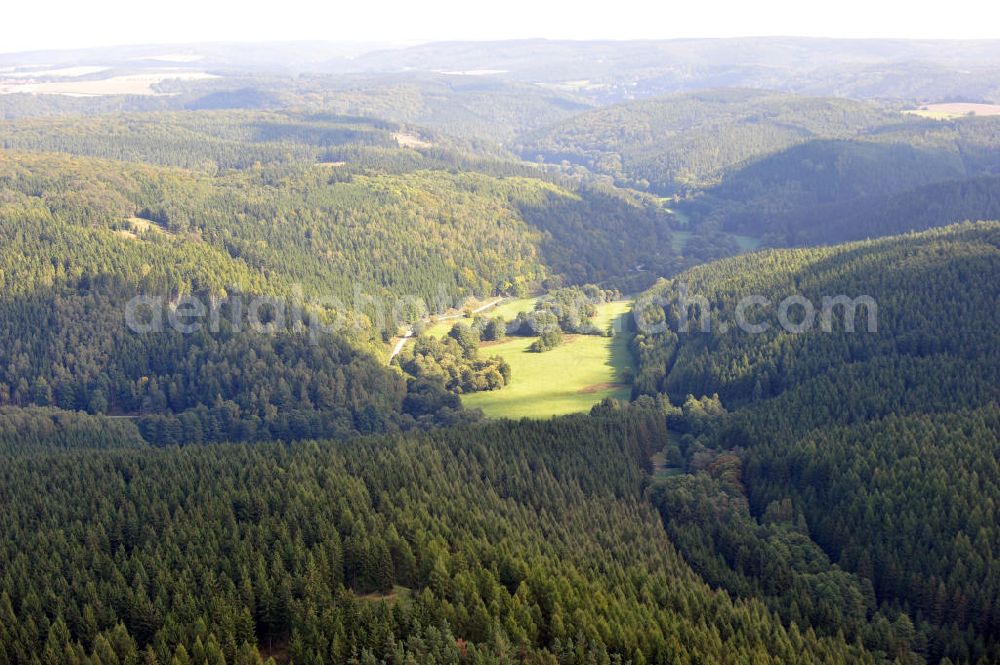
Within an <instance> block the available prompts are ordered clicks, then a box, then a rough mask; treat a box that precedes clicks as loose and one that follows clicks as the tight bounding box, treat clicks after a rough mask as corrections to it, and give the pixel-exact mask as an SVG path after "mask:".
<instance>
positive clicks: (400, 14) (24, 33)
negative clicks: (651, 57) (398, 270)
mask: <svg viewBox="0 0 1000 665" xmlns="http://www.w3.org/2000/svg"><path fill="white" fill-rule="evenodd" d="M998 5H1000V3H997V2H995V1H992V0H973V1H972V2H963V3H954V4H951V3H941V2H926V1H924V0H836V1H829V0H818V1H817V0H813V1H810V0H743V1H732V0H726V1H718V0H682V1H680V2H677V1H673V2H671V1H670V0H659V1H655V0H650V1H646V2H639V1H636V0H603V1H599V2H593V1H588V0H577V1H572V2H570V1H566V0H555V1H548V0H502V1H495V2H477V1H476V0H347V1H344V0H311V1H307V0H240V1H238V2H236V1H233V0H222V1H216V0H154V2H143V1H142V0H5V1H4V2H3V7H2V8H0V52H12V51H24V50H35V49H51V48H76V47H89V46H109V45H120V44H138V43H184V42H195V41H283V40H330V41H399V42H408V41H437V40H485V39H515V38H529V37H546V38H550V39H637V38H648V39H667V38H675V37H739V36H770V35H798V36H814V37H899V38H950V39H984V38H1000V9H998Z"/></svg>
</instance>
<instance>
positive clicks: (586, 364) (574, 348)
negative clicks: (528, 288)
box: [462, 301, 632, 418]
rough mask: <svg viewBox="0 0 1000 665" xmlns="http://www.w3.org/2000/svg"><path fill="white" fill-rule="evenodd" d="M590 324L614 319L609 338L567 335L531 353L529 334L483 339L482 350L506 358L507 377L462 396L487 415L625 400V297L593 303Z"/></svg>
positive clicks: (545, 414) (534, 413) (559, 410)
mask: <svg viewBox="0 0 1000 665" xmlns="http://www.w3.org/2000/svg"><path fill="white" fill-rule="evenodd" d="M515 303H516V301H513V302H511V303H505V305H507V306H508V307H507V311H508V312H509V311H510V310H514V311H513V313H512V314H510V316H509V317H507V313H504V316H505V317H507V318H513V316H515V315H516V314H517V311H521V310H523V309H526V308H530V307H525V306H524V305H523V304H522V305H521V306H520V309H514V305H515ZM599 309H600V312H599V314H598V318H597V320H596V323H597V324H598V325H599V326H602V327H604V326H610V325H612V323H614V322H616V321H617V323H618V325H616V330H620V331H621V332H616V334H615V335H614V336H612V337H598V336H595V335H567V336H566V340H565V342H564V343H563V344H562V345H560V346H558V347H556V348H555V349H552V350H551V351H546V352H545V353H532V352H530V351H528V346H530V345H531V342H532V341H534V338H531V337H511V338H508V339H507V340H505V341H503V342H499V343H492V344H491V343H486V344H483V346H482V347H481V348H480V353H481V354H482V355H487V356H491V355H500V356H503V358H504V359H505V360H506V361H507V362H508V363H510V368H511V375H512V378H511V382H510V383H509V384H508V385H507V386H505V387H504V388H503V389H502V390H495V391H490V392H481V393H473V394H469V395H463V396H462V402H463V404H464V405H465V406H466V407H468V408H473V409H482V410H483V413H484V414H486V416H487V417H490V418H522V417H529V418H549V417H552V416H559V415H564V414H567V413H578V412H580V411H587V410H589V409H590V407H592V406H593V405H594V404H596V403H598V402H600V401H601V400H602V399H604V398H605V397H615V398H618V399H627V398H628V397H629V394H630V390H631V389H630V387H629V386H628V385H626V384H625V383H624V376H623V373H624V371H625V369H626V368H629V367H630V366H631V363H632V357H631V352H630V351H629V348H628V342H629V340H628V337H629V335H628V333H627V332H624V330H625V326H624V322H625V317H627V316H628V311H629V302H628V301H620V302H613V303H606V304H603V305H600V306H599Z"/></svg>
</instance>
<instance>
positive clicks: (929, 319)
mask: <svg viewBox="0 0 1000 665" xmlns="http://www.w3.org/2000/svg"><path fill="white" fill-rule="evenodd" d="M681 284H686V285H687V288H688V293H689V297H693V296H694V295H700V296H704V297H706V298H707V300H708V302H709V303H710V304H711V309H712V312H713V313H712V319H711V332H699V331H700V330H701V324H702V320H703V319H702V317H703V316H705V314H704V313H702V312H701V308H700V306H695V307H691V308H690V311H691V314H692V317H693V319H692V322H691V328H690V329H691V331H692V332H689V333H679V334H678V333H677V332H663V333H654V334H651V335H643V334H641V333H640V335H639V336H638V337H637V339H636V350H637V353H638V355H639V358H640V367H639V370H638V376H637V383H636V388H637V390H638V391H639V392H653V393H656V392H659V391H662V392H666V393H667V394H668V395H669V396H670V398H671V400H672V401H673V402H674V403H675V404H681V403H682V402H683V403H684V406H683V409H681V410H679V411H678V413H677V415H676V416H671V417H673V418H676V419H677V423H678V424H677V425H676V428H677V429H678V430H679V431H680V432H683V433H684V436H682V437H681V438H680V441H679V444H680V445H679V447H678V449H677V450H676V451H675V452H674V453H673V456H674V457H673V459H674V463H675V464H676V465H679V466H681V467H683V468H685V469H686V470H687V471H689V472H691V473H693V474H695V476H696V477H704V478H705V480H704V481H702V484H701V486H700V487H699V488H698V489H695V487H688V488H686V489H685V487H684V485H682V484H679V483H687V482H691V481H689V480H682V479H678V480H676V481H671V480H668V481H666V483H665V486H664V488H662V490H661V494H660V495H659V496H660V497H661V499H660V501H661V509H662V510H663V514H664V519H665V520H667V521H668V524H670V525H671V530H672V532H674V533H676V534H677V535H678V537H681V535H682V534H687V535H684V536H683V539H682V540H681V541H679V543H680V542H686V543H687V545H686V546H682V547H681V549H682V551H685V550H686V555H687V556H689V558H690V559H691V560H692V561H693V562H697V564H698V565H696V569H699V570H701V571H702V572H703V573H705V574H707V575H708V576H709V578H710V579H714V580H717V581H718V582H719V583H720V584H722V585H723V586H727V587H728V586H729V585H732V589H733V590H734V592H737V593H739V592H741V591H742V592H743V593H751V594H753V593H754V592H753V591H748V590H752V589H755V588H756V589H761V588H763V589H768V588H770V589H772V591H771V592H769V593H775V592H776V591H775V590H778V592H780V593H789V591H788V589H789V587H788V579H789V576H794V575H803V574H805V573H807V572H809V571H810V570H811V571H812V573H815V569H814V568H813V569H811V568H809V567H808V564H807V563H806V561H808V559H805V560H797V559H796V558H795V557H794V556H789V555H780V556H779V555H776V554H774V553H772V554H765V553H766V552H768V551H769V549H770V550H771V551H772V552H777V551H780V550H774V549H773V548H774V547H775V545H776V544H777V543H780V542H782V541H783V540H784V541H785V542H788V543H789V545H784V546H782V547H788V546H790V543H791V542H793V541H792V540H790V539H792V538H793V537H794V538H798V539H799V540H802V538H805V539H806V540H805V541H804V542H810V541H813V542H814V543H815V545H810V547H816V546H818V548H817V551H819V548H821V550H822V552H823V556H824V557H826V556H828V557H829V560H830V562H831V563H832V564H836V566H837V567H838V568H839V569H842V570H844V571H847V572H848V573H850V574H852V575H856V576H858V578H860V580H861V583H860V584H858V585H856V588H857V589H858V590H859V591H860V592H861V593H862V594H863V593H864V588H865V585H867V584H870V585H871V594H872V596H871V601H870V602H873V603H875V604H876V605H877V607H879V608H881V611H884V612H887V613H888V614H889V615H890V617H888V618H887V621H888V620H890V619H891V616H892V615H894V614H895V613H898V612H903V613H905V614H906V617H907V618H906V619H905V620H903V619H901V618H895V619H891V621H892V622H893V623H894V624H895V626H896V628H895V631H896V633H895V634H896V636H897V637H896V639H902V640H903V641H905V642H907V643H908V644H910V645H911V647H913V648H914V650H916V651H917V652H918V653H921V654H923V655H924V656H926V657H927V658H928V659H929V661H930V662H934V663H936V662H939V660H940V659H941V658H943V657H948V658H951V659H952V661H953V662H975V661H976V660H978V659H980V658H983V657H985V658H986V659H987V662H989V661H992V660H994V659H996V658H997V657H998V655H1000V638H998V631H997V625H998V624H997V623H996V622H997V617H998V616H1000V614H998V610H997V598H998V594H1000V588H998V587H997V586H996V583H995V581H996V580H997V579H1000V578H998V576H997V574H996V572H995V571H996V570H997V566H1000V561H997V559H996V558H995V557H994V555H993V554H992V553H993V552H996V551H998V547H1000V529H997V526H996V525H997V518H996V516H995V515H994V514H993V511H994V508H993V507H994V505H995V504H996V503H997V502H998V501H1000V495H998V493H997V492H998V487H1000V485H998V479H1000V469H998V468H997V464H996V454H997V450H998V446H1000V431H998V428H997V417H998V413H1000V412H998V410H997V409H998V404H1000V374H998V372H1000V356H998V353H1000V337H998V334H1000V333H998V331H1000V319H998V316H1000V309H998V307H997V297H998V290H997V285H998V284H1000V225H998V224H997V223H995V222H991V223H982V224H976V225H969V224H966V225H960V226H952V227H947V228H945V229H941V230H936V231H929V232H925V233H922V234H915V235H905V236H896V237H892V238H887V239H884V240H879V241H871V242H865V243H857V244H851V245H840V246H835V247H830V248H822V249H805V250H776V251H769V252H761V253H757V254H754V255H749V256H746V257H740V258H736V259H730V260H726V261H723V262H720V263H717V264H712V265H709V266H706V267H704V268H698V269H695V270H693V271H690V272H689V273H685V274H684V275H681V276H679V277H678V278H677V279H676V280H673V281H670V282H666V283H664V284H662V285H660V286H659V287H658V288H657V291H656V293H657V294H658V297H659V298H660V300H658V302H660V303H663V306H661V305H652V306H651V307H650V308H648V309H647V312H648V315H649V317H650V318H649V320H650V321H656V320H661V321H662V320H664V318H663V317H665V320H666V322H668V324H669V325H668V327H669V328H670V329H671V330H672V331H677V330H678V327H677V326H678V323H679V316H680V306H681V305H680V302H681V301H680V300H679V299H678V298H679V291H678V289H679V288H680V285H681ZM751 293H754V294H761V295H763V296H764V297H766V298H769V299H770V302H771V305H770V307H763V306H754V307H752V308H751V310H750V311H751V312H752V319H753V320H752V323H754V324H756V323H762V322H763V323H767V324H768V325H769V326H770V327H769V329H768V330H767V331H765V332H761V333H759V334H750V333H746V332H743V331H741V330H739V329H738V328H737V327H736V326H735V325H733V321H734V320H735V319H734V307H735V305H736V303H737V302H738V300H739V299H740V298H741V297H742V296H745V295H747V294H751ZM791 294H802V295H804V296H805V297H806V298H807V299H808V300H809V301H811V302H813V303H815V305H816V312H815V314H816V316H817V320H816V322H815V325H814V326H813V327H812V328H811V329H810V331H809V332H802V333H798V334H796V333H791V332H786V331H785V330H782V329H781V328H780V327H779V326H778V324H777V320H776V317H775V311H776V308H777V303H778V302H779V301H780V300H781V299H783V298H785V297H787V296H788V295H791ZM840 294H843V295H847V296H848V297H850V298H854V297H857V296H861V295H867V296H870V297H871V298H872V299H873V300H874V302H875V303H877V331H875V332H868V328H867V314H868V311H867V310H869V309H870V308H868V307H866V306H861V307H860V308H859V309H858V310H857V312H856V313H857V317H856V321H855V325H856V326H857V328H856V331H855V332H849V331H847V330H846V329H845V326H846V322H845V321H846V320H845V319H844V318H843V317H844V310H843V308H841V307H838V308H836V310H835V311H834V312H833V315H832V316H831V318H830V329H831V332H829V333H826V332H823V329H822V327H821V322H822V318H821V316H820V315H821V312H820V303H821V302H822V297H823V296H830V297H833V296H836V295H840ZM792 309H793V313H792V314H791V315H790V317H791V318H792V320H793V321H794V323H799V322H801V321H802V318H801V317H802V313H803V308H802V307H801V306H800V305H797V306H795V307H794V308H792ZM723 323H726V324H728V325H729V326H730V327H729V329H728V330H726V329H725V328H724V327H723V326H722V324H723ZM687 395H694V396H695V397H702V396H707V397H706V398H705V399H706V400H708V401H707V402H705V403H701V402H694V401H691V398H686V396H687ZM712 395H715V397H714V398H713V397H711V396H712ZM685 400H687V401H685ZM712 404H714V406H712ZM709 479H713V480H712V482H714V484H712V482H709ZM678 492H680V494H678ZM693 497H694V498H693ZM724 497H729V498H728V499H726V498H724ZM692 501H694V506H696V507H688V508H686V509H685V510H684V511H683V512H680V513H677V512H675V511H676V510H677V506H679V505H682V504H684V503H687V504H690V503H691V502H692ZM729 501H746V502H748V506H749V511H746V509H744V511H745V512H744V513H743V515H742V517H740V516H739V515H738V513H734V514H733V515H732V516H730V517H726V518H725V519H726V520H727V521H728V520H741V521H742V523H743V524H744V526H743V527H742V529H744V531H743V533H746V532H747V531H745V530H751V531H752V529H760V530H762V533H761V534H760V535H757V536H754V537H753V538H756V539H759V540H756V541H754V540H753V539H751V540H750V541H748V542H743V543H742V544H741V540H746V536H745V535H739V534H740V533H741V531H740V530H735V531H733V530H731V529H732V527H728V529H729V530H727V528H720V529H718V530H717V531H716V532H715V533H714V534H712V535H708V536H706V535H704V534H702V533H701V529H700V527H698V526H697V525H698V524H704V523H705V522H704V520H705V519H712V518H711V517H709V516H711V515H718V516H720V519H722V517H721V516H722V513H720V512H719V511H721V510H722V508H720V507H718V506H721V505H722V504H723V503H727V502H729ZM679 502H680V503H679ZM720 502H721V503H720ZM713 505H715V506H717V507H715V508H713V507H712V506H713ZM706 511H707V512H706ZM685 514H686V515H687V517H684V515H685ZM699 514H700V515H702V517H701V518H700V519H698V520H696V521H693V522H692V521H690V520H692V519H693V518H692V515H699ZM751 515H752V516H753V517H751ZM755 519H756V520H760V523H759V524H760V525H759V526H751V525H756V524H757V523H756V522H754V520H755ZM765 527H766V529H765ZM674 529H676V531H673V530H674ZM692 529H693V530H694V532H693V534H692V532H691V530H692ZM782 533H784V535H782ZM796 534H798V535H796ZM713 551H714V552H717V553H718V554H717V555H713V554H712V552H713ZM754 551H757V552H758V553H759V555H760V556H761V557H765V556H766V559H767V561H769V562H771V563H765V559H764V558H761V559H760V560H759V561H758V562H757V563H754V559H753V556H754V555H753V554H752V552H754ZM715 556H722V559H721V560H718V559H715V558H714V557H715ZM810 556H813V557H815V556H816V555H810ZM776 557H777V558H776ZM709 562H711V563H709ZM720 564H721V567H720ZM727 571H728V572H727ZM782 576H784V577H782ZM803 579H806V578H803ZM740 580H742V581H740ZM781 580H785V581H781ZM802 588H807V587H802ZM862 597H863V596H862ZM783 598H784V599H783V601H782V602H781V603H780V606H781V607H783V608H784V609H783V610H782V612H783V613H785V615H786V616H789V617H791V618H794V617H797V616H802V613H805V614H808V612H809V610H807V607H808V605H807V604H806V601H807V597H806V596H801V597H796V596H794V594H793V595H791V596H784V597H783ZM809 598H811V599H812V601H811V602H815V600H816V596H815V595H812V596H809ZM792 601H795V603H796V604H795V605H790V603H791V602H792ZM863 602H864V601H862V606H863ZM838 611H839V612H845V611H846V610H845V609H844V606H840V608H839V610H838ZM870 611H871V610H870V609H869V612H870ZM899 616H900V617H901V616H902V615H899ZM845 620H846V617H845V618H840V619H834V618H832V617H831V618H828V619H823V620H822V623H823V624H824V625H827V626H830V625H834V626H835V625H843V626H844V630H845V633H847V634H850V631H851V629H850V628H848V626H849V621H848V623H846V624H845V623H841V622H843V621H845ZM903 636H905V637H903ZM866 643H867V642H866Z"/></svg>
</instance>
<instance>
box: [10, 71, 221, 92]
mask: <svg viewBox="0 0 1000 665" xmlns="http://www.w3.org/2000/svg"><path fill="white" fill-rule="evenodd" d="M211 78H218V77H217V76H215V75H213V74H207V73H205V72H180V71H169V72H157V73H149V74H127V75H124V76H112V77H110V78H103V79H94V80H87V81H73V80H70V81H30V80H29V81H8V82H6V83H0V95H6V94H14V93H19V92H27V93H34V94H36V95H67V96H70V97H99V96H101V95H144V96H155V95H162V94H167V93H161V92H157V91H156V90H155V89H154V86H156V85H157V84H159V83H162V82H164V81H171V80H182V81H197V80H201V79H211Z"/></svg>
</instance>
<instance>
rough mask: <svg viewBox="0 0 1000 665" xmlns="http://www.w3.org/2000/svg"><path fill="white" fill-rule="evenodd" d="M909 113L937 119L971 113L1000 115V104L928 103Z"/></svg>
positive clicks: (975, 114)
mask: <svg viewBox="0 0 1000 665" xmlns="http://www.w3.org/2000/svg"><path fill="white" fill-rule="evenodd" d="M907 113H912V114H913V115H919V116H920V117H922V118H933V119H935V120H948V119H951V118H962V117H965V116H970V115H974V116H992V115H1000V104H967V103H964V102H953V103H947V104H927V105H926V106H921V107H920V108H919V109H915V110H912V111H907Z"/></svg>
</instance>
